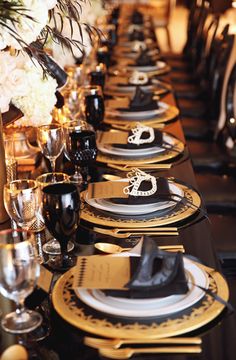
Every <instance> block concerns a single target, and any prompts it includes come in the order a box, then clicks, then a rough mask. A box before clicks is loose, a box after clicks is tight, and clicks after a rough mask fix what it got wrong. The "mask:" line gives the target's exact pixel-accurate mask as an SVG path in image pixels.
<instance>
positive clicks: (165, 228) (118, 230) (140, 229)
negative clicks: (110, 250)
mask: <svg viewBox="0 0 236 360" xmlns="http://www.w3.org/2000/svg"><path fill="white" fill-rule="evenodd" d="M112 231H114V232H115V233H121V232H127V231H132V232H133V231H138V232H150V231H152V232H159V231H160V232H163V231H168V232H172V231H173V232H177V231H178V228H177V227H166V226H164V227H159V228H155V227H153V228H150V227H149V228H148V227H147V228H115V229H112Z"/></svg>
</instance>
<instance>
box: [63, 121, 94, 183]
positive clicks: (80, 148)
mask: <svg viewBox="0 0 236 360" xmlns="http://www.w3.org/2000/svg"><path fill="white" fill-rule="evenodd" d="M63 127H64V131H65V151H66V155H67V157H68V158H69V159H70V160H71V161H72V163H73V164H74V166H75V174H74V176H73V178H74V182H76V180H77V182H79V183H81V180H83V185H84V187H86V186H87V182H88V167H89V166H91V165H92V164H93V163H94V161H95V160H96V156H97V146H96V136H95V132H94V129H93V127H92V126H91V125H89V124H88V123H87V122H86V121H83V120H74V121H70V122H67V123H65V124H64V125H63ZM80 170H81V173H82V178H81V175H80ZM72 182H73V179H72Z"/></svg>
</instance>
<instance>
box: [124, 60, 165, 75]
mask: <svg viewBox="0 0 236 360" xmlns="http://www.w3.org/2000/svg"><path fill="white" fill-rule="evenodd" d="M165 68H167V64H166V63H165V62H164V61H157V62H156V64H155V65H128V69H133V70H138V71H144V72H148V71H158V70H164V69H165Z"/></svg>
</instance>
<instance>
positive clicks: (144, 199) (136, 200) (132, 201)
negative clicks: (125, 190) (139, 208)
mask: <svg viewBox="0 0 236 360" xmlns="http://www.w3.org/2000/svg"><path fill="white" fill-rule="evenodd" d="M156 184H157V190H156V192H155V193H154V194H152V195H150V196H133V195H129V197H128V198H113V199H109V201H110V202H114V203H115V204H123V205H142V204H153V203H157V202H159V201H165V200H166V201H167V200H171V192H170V189H169V184H168V180H167V179H166V178H163V177H159V178H156ZM151 188H152V184H151V182H150V181H143V182H142V183H141V184H140V187H139V189H138V190H140V191H148V190H150V189H151Z"/></svg>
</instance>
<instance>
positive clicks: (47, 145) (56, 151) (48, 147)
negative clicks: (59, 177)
mask: <svg viewBox="0 0 236 360" xmlns="http://www.w3.org/2000/svg"><path fill="white" fill-rule="evenodd" d="M37 141H38V145H39V147H40V149H41V152H42V153H43V155H44V156H45V157H46V158H47V159H49V161H50V164H51V168H52V172H55V171H56V159H57V158H58V157H59V156H60V154H61V153H62V150H63V147H64V139H63V129H62V127H61V125H59V124H49V125H42V126H40V127H38V128H37Z"/></svg>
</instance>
